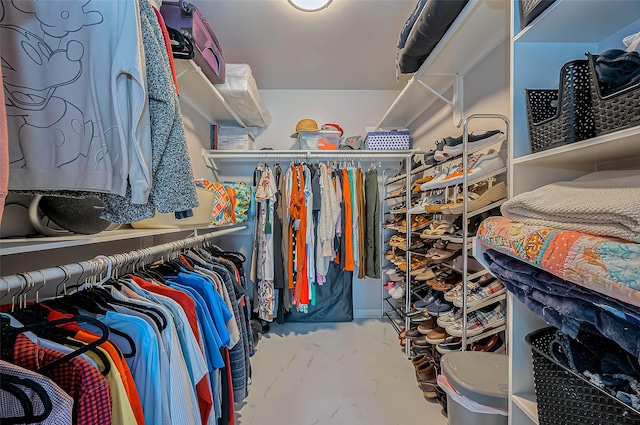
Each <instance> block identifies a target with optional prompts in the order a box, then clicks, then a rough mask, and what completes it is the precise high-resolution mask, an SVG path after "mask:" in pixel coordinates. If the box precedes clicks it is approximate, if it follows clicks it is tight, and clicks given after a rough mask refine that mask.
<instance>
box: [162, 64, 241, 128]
mask: <svg viewBox="0 0 640 425" xmlns="http://www.w3.org/2000/svg"><path fill="white" fill-rule="evenodd" d="M174 62H175V66H176V74H177V76H178V88H179V90H180V99H182V100H183V101H185V102H186V103H188V104H189V105H191V106H192V107H193V108H194V109H195V110H196V112H198V113H199V114H200V115H201V116H202V117H204V118H205V119H206V120H207V121H209V122H210V123H212V124H218V125H223V126H228V127H247V126H246V125H245V123H244V122H242V120H241V119H240V117H238V114H236V112H235V111H234V110H233V108H232V107H231V105H229V103H227V101H226V100H225V99H224V98H223V97H222V95H221V94H220V92H219V91H218V90H217V89H216V87H215V86H214V85H213V84H212V83H211V81H209V79H208V78H207V77H206V75H204V73H203V72H202V70H201V69H200V67H199V66H198V65H196V63H195V62H194V61H192V60H186V59H176V60H175V61H174Z"/></svg>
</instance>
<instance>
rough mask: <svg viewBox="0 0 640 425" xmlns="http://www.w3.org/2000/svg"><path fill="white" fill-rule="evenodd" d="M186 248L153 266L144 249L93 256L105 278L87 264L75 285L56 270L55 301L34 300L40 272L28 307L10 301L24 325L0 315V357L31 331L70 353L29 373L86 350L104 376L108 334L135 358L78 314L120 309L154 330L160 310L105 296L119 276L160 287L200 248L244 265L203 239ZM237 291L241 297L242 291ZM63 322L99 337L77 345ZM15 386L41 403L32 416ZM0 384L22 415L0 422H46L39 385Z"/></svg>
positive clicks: (47, 407) (238, 256)
mask: <svg viewBox="0 0 640 425" xmlns="http://www.w3.org/2000/svg"><path fill="white" fill-rule="evenodd" d="M189 245H190V244H188V243H184V242H181V241H178V242H176V243H174V245H173V246H174V247H176V248H180V249H178V250H174V251H170V252H168V253H167V254H166V255H163V257H162V258H161V260H160V261H157V262H154V263H151V262H150V260H151V259H152V258H153V255H152V254H153V252H152V250H150V249H143V250H139V251H134V252H132V253H123V254H116V255H115V256H111V257H104V256H99V257H96V259H97V260H99V261H106V262H107V272H106V275H105V276H104V277H102V278H100V279H99V276H98V273H96V272H97V271H98V270H100V269H99V267H98V266H97V264H96V266H95V267H93V266H92V270H90V271H89V275H88V276H87V277H86V278H85V280H84V282H82V283H80V280H81V278H82V275H83V274H84V273H82V275H81V276H80V277H79V278H78V281H77V282H76V283H75V284H73V285H69V281H70V278H71V274H70V273H68V272H67V269H66V267H65V266H59V267H60V268H61V269H62V270H63V272H64V274H65V276H64V279H63V280H62V282H60V283H58V285H57V287H56V295H55V297H53V298H51V299H46V300H39V299H38V296H37V294H38V291H39V289H40V288H41V287H42V286H44V285H46V279H45V278H44V274H43V273H42V272H40V273H41V274H42V284H41V286H40V287H39V288H38V291H37V292H36V301H35V302H34V303H28V302H27V301H26V300H23V299H20V300H19V302H18V303H17V305H18V308H16V302H15V299H14V300H12V303H11V309H10V313H8V314H9V315H10V316H12V317H14V318H15V319H16V320H18V321H19V322H20V323H22V324H23V325H24V326H21V327H15V326H12V325H11V321H10V318H9V317H7V316H6V315H3V316H0V342H1V344H0V353H1V354H2V358H4V359H8V358H12V355H13V354H12V352H13V347H14V345H15V341H16V338H17V335H18V334H21V333H25V332H31V333H33V334H35V335H36V336H38V337H40V338H44V339H48V340H50V341H53V342H57V343H60V344H63V345H66V346H68V347H72V348H73V349H74V350H73V351H72V352H70V353H68V354H66V355H64V356H63V357H61V358H59V359H57V360H55V361H54V362H52V363H49V364H47V365H44V366H43V367H41V368H40V369H38V370H35V371H34V372H37V373H46V372H47V371H48V370H51V369H53V368H55V367H56V366H58V365H60V364H62V363H64V362H67V361H69V360H70V359H72V358H75V357H77V356H80V355H82V354H84V353H87V352H92V353H93V354H94V355H95V356H96V357H97V358H99V359H100V361H101V363H102V364H101V365H100V366H101V368H102V369H101V370H100V372H101V373H102V374H103V375H106V374H108V373H109V372H110V365H109V361H108V359H107V358H106V357H105V354H104V353H103V352H102V351H101V350H100V349H99V348H98V346H100V345H101V344H103V343H104V342H106V341H107V340H108V338H109V335H110V334H111V333H113V334H115V335H118V336H119V337H121V339H120V340H121V341H126V342H127V344H128V346H125V347H122V344H120V345H119V348H120V349H121V352H122V355H123V357H125V358H130V357H133V356H135V355H136V346H135V343H134V341H133V339H132V338H131V337H130V336H129V335H127V334H126V333H124V332H121V331H119V330H117V329H114V328H112V327H110V326H106V325H105V324H103V323H102V322H100V321H99V320H97V319H96V318H94V317H92V316H90V315H87V314H83V313H84V312H87V313H89V314H94V315H103V314H106V313H107V311H109V310H113V309H114V306H123V307H127V308H129V309H131V310H134V311H137V312H139V313H141V314H144V315H146V316H147V317H149V318H150V319H151V320H152V321H153V322H154V323H155V324H156V325H157V327H158V329H159V330H160V331H162V330H164V329H165V328H166V327H167V326H168V323H167V320H166V318H165V316H164V315H163V314H162V313H161V312H160V310H158V309H156V308H154V307H152V306H141V305H139V304H135V303H130V302H127V301H120V300H118V299H116V298H115V297H114V296H113V295H112V294H111V292H110V290H109V287H111V286H113V287H115V288H116V289H122V285H127V284H128V282H127V281H126V280H125V279H124V278H123V277H124V276H127V275H132V274H134V275H137V276H139V277H143V278H147V279H155V280H157V281H159V282H161V283H164V282H165V276H166V275H171V274H176V273H179V272H181V271H183V270H186V271H194V268H193V264H192V263H191V262H190V261H189V259H188V257H187V256H186V255H185V254H186V253H187V252H188V251H189V250H192V251H194V252H196V253H197V252H199V250H205V251H206V252H208V253H209V254H211V255H213V256H215V257H222V258H226V259H228V260H230V261H232V262H233V263H234V265H236V267H242V263H243V262H244V261H246V257H245V256H244V255H243V254H242V253H240V252H232V251H224V250H222V249H220V248H219V247H217V246H215V245H213V244H211V243H210V242H207V241H205V242H204V243H202V245H201V246H200V247H197V246H189ZM91 264H94V263H91ZM83 271H84V268H83ZM34 273H36V272H34ZM21 276H22V277H23V278H24V279H25V282H26V284H25V285H24V287H23V288H21V289H20V294H19V297H20V298H23V297H25V296H26V294H27V293H28V292H29V291H28V289H29V288H33V286H34V285H33V283H34V282H35V279H33V276H32V275H31V274H27V273H25V274H21ZM25 288H27V290H25ZM240 289H242V288H240ZM242 292H243V293H244V290H243V291H242ZM51 310H56V311H58V312H61V313H63V314H66V315H68V317H64V318H60V319H55V320H49V319H48V316H49V314H50V313H51ZM69 323H88V324H90V325H92V326H93V327H94V328H95V329H97V332H96V333H97V334H98V335H99V338H98V339H97V340H95V341H93V342H91V343H81V342H78V341H76V340H74V339H73V336H74V335H75V332H73V331H70V330H68V329H65V328H61V327H60V326H61V325H64V324H69ZM18 385H23V386H24V387H27V388H30V389H32V390H33V391H34V392H35V394H36V395H37V396H38V398H40V401H41V402H42V406H43V411H42V412H40V411H38V412H35V410H34V406H33V405H31V404H29V403H28V401H29V399H28V397H25V396H26V394H25V393H24V391H23V390H21V389H20V387H19V386H18ZM0 386H1V388H2V389H3V390H5V391H7V392H10V393H11V394H13V395H14V396H15V397H16V398H17V399H18V400H20V402H21V403H22V404H23V412H24V415H23V416H21V417H13V418H3V419H2V423H3V424H4V423H7V424H23V423H34V422H40V421H42V420H44V419H45V418H47V417H48V415H49V413H50V412H51V411H52V404H51V400H50V398H49V396H48V394H47V392H46V391H45V390H44V388H42V386H40V384H38V383H37V382H35V381H33V380H30V379H28V378H20V377H15V376H13V375H8V374H2V375H1V376H0ZM38 410H40V408H38Z"/></svg>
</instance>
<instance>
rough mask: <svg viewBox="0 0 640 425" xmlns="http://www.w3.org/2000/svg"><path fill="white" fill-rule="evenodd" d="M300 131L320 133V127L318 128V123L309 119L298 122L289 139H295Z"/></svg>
mask: <svg viewBox="0 0 640 425" xmlns="http://www.w3.org/2000/svg"><path fill="white" fill-rule="evenodd" d="M301 131H320V127H318V123H317V122H315V121H314V120H312V119H311V118H305V119H302V120H300V121H298V124H296V132H295V133H293V134H292V135H291V137H293V138H294V139H295V138H296V137H298V133H299V132H301Z"/></svg>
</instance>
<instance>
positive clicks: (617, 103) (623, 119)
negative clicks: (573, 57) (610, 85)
mask: <svg viewBox="0 0 640 425" xmlns="http://www.w3.org/2000/svg"><path fill="white" fill-rule="evenodd" d="M586 55H587V57H588V60H589V73H590V77H591V78H590V84H591V98H592V102H593V112H594V116H595V120H596V123H595V124H596V134H597V135H601V134H605V133H610V132H612V131H616V130H620V129H623V128H627V127H635V126H636V125H640V84H636V85H633V86H631V87H627V88H626V89H624V90H622V91H619V92H615V93H612V94H608V95H604V94H603V90H602V87H601V84H600V83H599V82H598V74H597V73H596V66H595V63H596V59H597V58H598V56H597V55H592V54H591V53H587V54H586Z"/></svg>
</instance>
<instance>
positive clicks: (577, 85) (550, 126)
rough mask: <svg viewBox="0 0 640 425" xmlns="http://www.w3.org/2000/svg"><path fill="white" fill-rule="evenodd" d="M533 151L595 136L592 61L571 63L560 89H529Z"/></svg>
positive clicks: (529, 120) (529, 116) (528, 108)
mask: <svg viewBox="0 0 640 425" xmlns="http://www.w3.org/2000/svg"><path fill="white" fill-rule="evenodd" d="M525 98H526V106H527V122H528V125H529V142H530V144H531V152H532V153H533V152H538V151H542V150H545V149H551V148H554V147H557V146H562V145H566V144H569V143H575V142H579V141H581V140H585V139H589V138H592V137H594V136H595V123H594V118H593V110H592V106H591V102H592V100H591V86H590V73H589V63H588V61H586V60H575V61H571V62H567V63H565V64H564V65H563V66H562V69H561V71H560V82H559V89H558V90H555V89H543V90H534V89H525Z"/></svg>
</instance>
